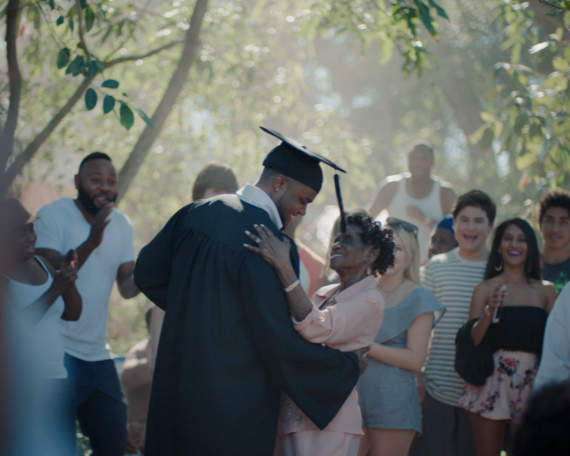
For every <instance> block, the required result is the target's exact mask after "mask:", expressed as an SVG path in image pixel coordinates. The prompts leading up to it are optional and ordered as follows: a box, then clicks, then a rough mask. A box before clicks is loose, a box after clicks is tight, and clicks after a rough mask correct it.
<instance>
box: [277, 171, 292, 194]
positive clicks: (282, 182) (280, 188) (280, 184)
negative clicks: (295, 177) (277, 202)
mask: <svg viewBox="0 0 570 456" xmlns="http://www.w3.org/2000/svg"><path fill="white" fill-rule="evenodd" d="M288 184H289V179H287V178H286V177H285V176H284V175H283V174H277V175H276V176H275V179H273V190H274V191H275V192H277V194H278V195H279V194H283V193H284V192H285V190H286V189H287V185H288Z"/></svg>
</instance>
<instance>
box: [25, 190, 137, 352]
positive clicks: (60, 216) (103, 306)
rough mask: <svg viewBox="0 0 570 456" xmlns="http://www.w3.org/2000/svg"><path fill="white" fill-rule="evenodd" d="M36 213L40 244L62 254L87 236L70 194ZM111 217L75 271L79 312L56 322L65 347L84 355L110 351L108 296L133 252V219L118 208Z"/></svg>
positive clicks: (39, 245)
mask: <svg viewBox="0 0 570 456" xmlns="http://www.w3.org/2000/svg"><path fill="white" fill-rule="evenodd" d="M38 215H41V218H40V219H38V220H37V221H36V222H35V223H34V228H35V230H36V234H37V236H38V239H37V241H36V248H38V249H51V250H56V251H57V252H59V253H61V254H62V255H64V254H65V253H67V252H68V251H69V250H70V249H73V248H77V247H78V246H79V245H81V244H83V243H84V242H85V241H86V240H87V238H88V237H89V232H90V230H91V225H90V224H89V223H87V220H85V217H83V214H82V213H81V211H80V210H79V208H78V207H77V206H76V205H75V202H74V201H73V200H72V199H70V198H62V199H60V200H57V201H55V202H53V203H51V204H48V205H47V206H44V207H42V208H41V209H40V210H39V211H38ZM110 218H111V222H110V223H109V224H108V225H107V227H106V228H105V233H104V235H103V241H102V242H101V244H100V245H99V247H97V248H96V249H95V250H93V252H91V255H89V258H88V259H87V261H86V262H85V264H84V265H82V266H81V269H80V270H79V272H78V274H77V281H76V282H75V284H76V287H77V290H78V291H79V294H80V295H81V298H82V299H83V311H82V312H81V317H80V318H79V320H78V321H61V323H60V331H61V335H62V339H63V347H64V350H65V352H66V353H68V354H70V355H71V356H74V357H76V358H79V359H82V360H84V361H102V360H104V359H109V358H110V357H111V352H110V350H109V346H108V345H107V343H106V339H107V320H108V317H109V297H110V295H111V289H112V288H113V283H114V282H115V279H116V277H117V270H118V269H119V266H120V265H121V264H123V263H128V262H130V261H134V258H135V253H134V245H133V226H132V223H131V221H130V220H129V218H128V217H127V216H126V215H124V214H123V213H121V212H119V211H118V210H116V209H113V212H112V213H111V216H110Z"/></svg>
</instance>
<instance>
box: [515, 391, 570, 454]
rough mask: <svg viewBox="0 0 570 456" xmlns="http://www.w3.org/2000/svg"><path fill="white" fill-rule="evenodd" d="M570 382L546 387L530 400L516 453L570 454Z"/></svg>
mask: <svg viewBox="0 0 570 456" xmlns="http://www.w3.org/2000/svg"><path fill="white" fill-rule="evenodd" d="M569 429H570V381H565V382H563V383H555V384H552V385H548V386H545V387H544V388H543V389H542V390H540V391H539V392H538V393H537V394H535V395H534V397H533V398H532V399H531V400H530V403H529V405H528V408H527V410H526V412H525V413H524V416H523V420H522V423H521V425H520V427H519V428H518V430H517V433H516V437H515V444H514V456H558V455H567V454H570V432H568V430H569Z"/></svg>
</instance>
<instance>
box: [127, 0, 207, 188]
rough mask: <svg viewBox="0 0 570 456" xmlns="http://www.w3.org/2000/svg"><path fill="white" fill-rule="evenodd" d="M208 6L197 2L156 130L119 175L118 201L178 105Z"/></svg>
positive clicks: (155, 118)
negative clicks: (177, 100) (174, 107)
mask: <svg viewBox="0 0 570 456" xmlns="http://www.w3.org/2000/svg"><path fill="white" fill-rule="evenodd" d="M207 6H208V0H197V1H196V5H195V6H194V11H193V12H192V18H191V19H190V28H189V29H188V31H187V32H186V36H185V38H184V49H183V50H182V55H181V56H180V60H179V61H178V66H177V67H176V70H174V73H173V74H172V77H171V78H170V81H169V83H168V85H167V86H166V90H165V92H164V95H163V96H162V100H160V103H159V104H158V106H157V108H156V111H154V114H153V115H152V123H153V124H154V128H150V127H149V126H148V125H147V126H145V128H144V130H143V132H142V133H141V135H140V136H139V139H138V141H137V142H136V144H135V146H134V147H133V149H132V151H131V153H130V154H129V158H128V159H127V161H126V162H125V164H124V166H123V168H122V169H121V172H120V173H119V178H118V181H119V199H120V198H122V197H124V196H125V193H126V192H127V190H128V188H129V187H130V185H131V183H132V182H133V180H134V178H135V176H136V175H137V173H138V172H139V170H140V168H141V166H142V164H143V161H144V159H145V158H146V156H147V155H148V152H149V150H150V148H151V147H152V144H153V143H154V141H155V140H156V138H157V137H158V136H159V135H160V132H161V130H162V127H163V126H164V122H165V121H166V118H167V117H168V115H169V114H170V112H171V111H172V107H173V106H174V104H175V103H176V99H177V98H178V96H179V95H180V92H181V91H182V88H183V87H184V83H185V82H186V79H188V74H189V72H190V68H191V67H192V64H193V63H194V57H195V54H196V49H197V48H198V45H199V43H200V40H199V37H200V29H201V28H202V23H203V20H204V15H205V14H206V9H207Z"/></svg>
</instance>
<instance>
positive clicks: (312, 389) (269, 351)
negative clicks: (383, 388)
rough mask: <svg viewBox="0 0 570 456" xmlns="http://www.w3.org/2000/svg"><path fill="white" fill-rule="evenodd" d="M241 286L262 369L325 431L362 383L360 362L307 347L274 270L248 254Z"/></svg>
mask: <svg viewBox="0 0 570 456" xmlns="http://www.w3.org/2000/svg"><path fill="white" fill-rule="evenodd" d="M238 280H239V284H240V286H239V289H240V290H241V293H242V301H243V303H244V306H245V314H246V319H247V323H248V325H249V327H250V329H251V334H252V338H253V343H254V346H255V350H256V352H257V353H258V356H259V357H260V360H261V363H262V364H263V365H264V367H265V368H266V369H267V371H268V372H269V374H270V375H271V377H272V378H273V379H274V380H275V382H276V383H277V384H278V385H279V387H280V388H281V389H282V390H283V391H285V393H286V394H287V395H288V396H289V397H290V398H291V399H292V400H293V401H294V402H295V404H297V405H298V406H299V407H300V408H301V410H303V412H305V414H306V415H307V416H308V417H309V418H310V419H311V420H312V421H313V423H314V424H315V425H316V426H317V427H318V428H319V429H321V430H322V429H324V428H325V427H326V426H327V425H328V424H329V423H330V421H331V420H332V419H333V418H334V417H335V416H336V414H337V412H338V410H339V409H340V408H341V407H342V405H343V404H344V402H345V401H346V399H347V398H348V396H349V395H350V393H351V392H352V390H353V389H354V387H355V385H356V382H357V381H358V376H359V363H358V357H357V356H356V355H355V354H354V353H352V352H345V353H343V352H341V351H338V350H334V349H331V348H328V347H325V346H322V345H320V344H312V343H310V342H307V341H306V340H305V339H303V338H302V337H301V336H300V335H299V334H298V333H297V332H296V331H295V330H294V328H293V323H292V321H291V314H290V313H289V307H288V305H287V300H286V297H285V294H284V292H283V287H282V286H281V283H280V281H279V279H278V278H277V275H276V273H275V270H274V269H273V267H272V266H270V265H269V264H268V263H266V262H265V261H264V260H263V259H261V258H260V257H259V256H257V254H255V253H249V254H248V255H247V256H246V258H245V259H244V261H242V263H241V266H240V269H239V273H238Z"/></svg>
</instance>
